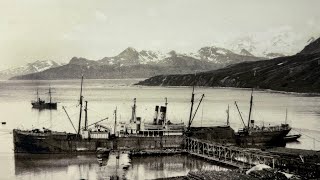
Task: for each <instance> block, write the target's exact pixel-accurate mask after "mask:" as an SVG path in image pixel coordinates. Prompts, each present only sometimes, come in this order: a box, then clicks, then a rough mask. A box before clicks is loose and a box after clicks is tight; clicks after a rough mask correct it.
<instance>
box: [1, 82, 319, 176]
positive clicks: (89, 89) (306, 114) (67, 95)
mask: <svg viewBox="0 0 320 180" xmlns="http://www.w3.org/2000/svg"><path fill="white" fill-rule="evenodd" d="M137 81H138V80H85V82H84V93H83V95H84V98H85V100H87V101H88V109H89V110H88V113H89V123H90V122H91V123H93V122H96V121H98V120H100V119H102V118H105V117H109V120H107V121H105V122H104V123H105V125H108V126H110V127H111V126H112V124H113V120H112V119H113V111H114V109H115V108H116V107H117V109H118V114H119V117H118V119H120V120H121V121H128V120H129V118H130V115H131V114H130V113H131V109H130V108H131V105H132V100H133V98H137V115H138V116H141V117H142V120H143V121H145V122H151V120H152V117H153V114H154V112H153V111H154V106H155V105H163V104H164V98H165V97H167V98H168V103H169V104H168V118H169V119H170V120H171V121H172V122H181V121H182V122H185V123H187V120H188V116H189V109H190V94H191V89H190V88H188V87H170V88H166V87H139V86H133V85H132V84H133V83H135V82H137ZM49 84H50V85H51V87H53V88H54V92H55V93H54V94H53V99H54V100H55V101H57V102H59V104H58V110H56V111H49V110H43V111H38V110H33V109H31V104H30V101H31V100H33V99H35V97H36V95H35V93H36V89H37V88H38V89H39V93H40V95H41V97H42V98H44V99H48V98H47V96H48V95H47V94H45V93H46V92H47V89H48V86H49ZM79 86H80V81H79V80H63V81H62V80H58V81H1V82H0V113H1V115H2V116H1V117H2V118H1V120H0V121H6V122H7V124H6V125H0V147H1V149H0V166H1V168H0V174H1V177H0V179H14V178H17V179H58V178H65V177H68V179H79V178H80V177H81V178H89V179H103V178H106V177H109V176H110V175H115V174H118V175H119V176H121V177H126V178H128V179H144V178H146V179H152V178H156V177H163V176H173V175H185V174H187V172H188V171H189V170H196V169H203V168H216V169H219V170H220V169H221V170H224V169H223V168H219V167H218V166H214V165H210V164H207V163H205V162H203V161H201V160H198V159H193V158H190V157H185V156H175V157H174V159H172V157H162V158H157V159H155V158H152V157H150V158H136V159H132V160H131V162H130V161H129V159H128V158H127V157H126V156H125V155H122V156H121V159H120V161H119V163H117V162H116V160H115V158H114V157H113V156H111V157H110V158H109V160H108V162H107V163H106V165H105V166H101V167H100V166H99V164H98V162H97V160H96V159H95V158H94V157H87V156H78V157H71V158H70V157H68V158H66V157H59V158H55V157H54V158H52V157H40V158H38V157H37V158H32V159H31V160H30V159H28V158H27V159H24V158H22V159H21V158H15V157H14V155H13V152H12V149H13V144H12V134H10V132H11V131H12V129H13V128H20V129H30V128H36V127H37V128H42V127H47V128H51V129H53V130H59V131H69V132H73V128H72V126H71V124H70V122H69V121H68V119H67V116H66V115H65V113H64V111H63V110H62V108H61V107H62V106H65V107H66V109H67V111H68V114H69V115H70V117H71V119H72V120H73V122H74V124H77V119H78V113H79V112H78V110H79V109H78V107H77V103H78V99H79ZM202 93H204V94H205V98H204V101H203V103H202V105H201V106H200V108H199V110H198V113H197V116H196V118H195V120H194V123H193V125H194V126H213V125H223V124H225V123H226V109H227V106H228V105H230V123H231V126H232V127H233V128H235V129H238V128H240V127H241V126H242V123H241V120H240V117H239V115H238V112H237V110H236V108H235V106H234V101H237V102H238V105H239V107H240V110H241V111H242V113H243V117H244V119H247V115H248V108H249V98H250V91H249V90H246V89H222V88H196V99H199V98H200V96H201V94H202ZM319 104H320V97H318V96H310V95H305V94H288V93H277V92H268V91H255V92H254V110H253V119H255V121H256V123H257V124H259V125H262V124H264V125H268V124H280V123H283V122H285V111H286V108H287V109H288V120H287V121H288V122H289V123H290V124H291V126H293V127H294V130H293V131H292V133H297V132H300V133H302V134H303V136H302V137H301V139H300V142H297V143H291V144H287V147H294V148H302V149H317V150H319V149H320V144H319V142H318V141H317V140H319V139H320V129H319V127H320V109H319ZM117 164H118V165H119V166H124V165H126V164H130V166H129V169H128V170H127V171H125V172H124V171H123V170H122V168H116V167H117V166H118V165H117ZM119 169H121V171H120V170H119Z"/></svg>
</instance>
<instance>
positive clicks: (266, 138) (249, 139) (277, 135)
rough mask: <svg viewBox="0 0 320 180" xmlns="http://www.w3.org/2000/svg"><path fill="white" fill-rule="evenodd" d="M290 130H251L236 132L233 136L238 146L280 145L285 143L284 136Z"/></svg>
mask: <svg viewBox="0 0 320 180" xmlns="http://www.w3.org/2000/svg"><path fill="white" fill-rule="evenodd" d="M290 130H291V129H286V130H279V131H271V132H268V131H266V132H252V133H249V134H246V135H240V134H236V136H235V138H236V143H237V145H239V146H274V145H279V146H281V145H285V141H284V137H285V136H286V135H287V134H288V133H289V132H290Z"/></svg>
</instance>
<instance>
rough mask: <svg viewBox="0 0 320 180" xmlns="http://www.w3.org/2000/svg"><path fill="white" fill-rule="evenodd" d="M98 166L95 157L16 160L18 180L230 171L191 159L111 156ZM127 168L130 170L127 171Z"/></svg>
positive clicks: (142, 176) (139, 176)
mask: <svg viewBox="0 0 320 180" xmlns="http://www.w3.org/2000/svg"><path fill="white" fill-rule="evenodd" d="M105 161H106V162H105V163H103V165H102V166H101V165H99V163H98V160H97V159H96V157H95V156H66V155H19V156H15V157H14V167H15V169H14V173H15V174H14V175H15V178H16V179H36V180H37V179H59V178H61V179H109V178H110V177H119V178H120V179H123V178H127V179H154V178H161V177H173V176H183V175H186V174H187V173H188V172H189V171H190V170H193V171H196V170H208V169H214V170H219V171H225V170H227V168H224V167H219V166H217V165H212V164H210V163H208V162H205V161H203V160H200V159H196V158H194V157H191V156H188V155H173V156H160V157H134V158H132V160H131V163H130V159H129V157H128V155H127V154H121V155H120V158H119V159H117V158H116V155H115V154H111V155H110V156H109V158H108V159H105ZM127 167H128V168H127Z"/></svg>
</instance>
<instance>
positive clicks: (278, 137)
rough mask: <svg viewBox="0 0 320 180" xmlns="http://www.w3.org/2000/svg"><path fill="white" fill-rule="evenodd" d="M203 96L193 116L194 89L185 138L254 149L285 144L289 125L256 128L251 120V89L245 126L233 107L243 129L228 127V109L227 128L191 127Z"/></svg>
mask: <svg viewBox="0 0 320 180" xmlns="http://www.w3.org/2000/svg"><path fill="white" fill-rule="evenodd" d="M203 97H204V94H203V95H202V97H201V99H200V101H199V104H198V106H197V108H196V110H195V112H194V114H193V105H194V87H193V90H192V96H191V110H190V119H189V123H188V128H187V131H186V135H187V136H191V137H195V138H198V139H204V140H208V141H213V142H219V143H225V144H230V145H238V146H243V147H256V146H278V145H283V144H285V137H286V135H287V134H288V133H289V132H290V130H291V127H290V126H289V124H287V123H284V124H281V125H276V126H262V127H260V126H257V125H255V121H254V120H253V119H251V113H252V105H253V89H252V92H251V99H250V109H249V118H248V122H247V124H245V122H244V120H243V118H242V115H241V112H240V110H239V107H238V105H237V102H235V105H236V107H237V110H238V112H239V115H240V118H241V120H242V123H243V125H244V127H243V128H242V129H239V130H238V131H237V132H235V131H234V130H233V129H232V128H231V127H230V126H229V109H228V110H227V113H228V116H227V126H214V127H191V124H192V122H193V119H194V117H195V115H196V113H197V110H198V107H199V106H200V104H201V102H202V99H203Z"/></svg>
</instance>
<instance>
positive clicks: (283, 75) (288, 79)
mask: <svg viewBox="0 0 320 180" xmlns="http://www.w3.org/2000/svg"><path fill="white" fill-rule="evenodd" d="M319 77H320V38H318V39H317V40H315V41H313V42H311V43H310V44H308V45H307V46H306V47H305V48H304V49H303V50H302V51H301V52H299V53H297V54H296V55H292V56H286V57H278V58H274V59H271V60H262V61H256V62H242V63H238V64H234V65H230V66H227V67H225V68H222V69H218V70H213V71H206V72H201V73H197V75H194V74H184V75H159V76H155V77H151V78H149V79H146V80H144V81H141V82H139V83H137V85H149V86H159V85H160V86H190V85H198V86H210V87H238V88H252V87H254V88H261V89H272V90H279V91H290V92H308V93H309V92H312V93H314V92H316V93H320V78H319Z"/></svg>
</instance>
